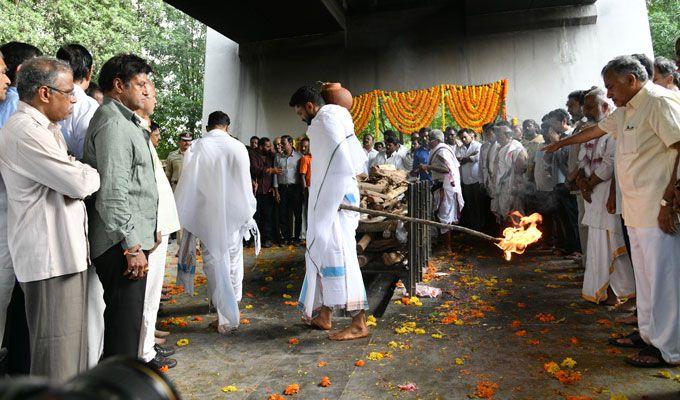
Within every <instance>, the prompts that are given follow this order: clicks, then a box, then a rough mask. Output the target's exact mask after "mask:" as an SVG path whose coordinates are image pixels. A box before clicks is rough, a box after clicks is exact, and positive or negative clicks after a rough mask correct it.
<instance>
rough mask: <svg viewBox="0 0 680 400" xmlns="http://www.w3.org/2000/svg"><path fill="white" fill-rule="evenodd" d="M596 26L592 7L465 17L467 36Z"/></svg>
mask: <svg viewBox="0 0 680 400" xmlns="http://www.w3.org/2000/svg"><path fill="white" fill-rule="evenodd" d="M596 22H597V7H596V6H595V4H588V5H583V6H564V7H547V8H535V9H529V10H519V11H508V12H500V13H493V14H480V15H469V16H467V17H465V33H466V34H467V35H486V34H494V33H505V32H516V31H526V30H534V29H546V28H556V27H563V26H577V25H592V24H595V23H596Z"/></svg>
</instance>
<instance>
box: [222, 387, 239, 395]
mask: <svg viewBox="0 0 680 400" xmlns="http://www.w3.org/2000/svg"><path fill="white" fill-rule="evenodd" d="M222 391H223V392H224V393H230V392H236V391H238V388H237V387H236V386H234V385H229V386H224V387H223V388H222Z"/></svg>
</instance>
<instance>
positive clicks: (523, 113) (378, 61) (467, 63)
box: [204, 0, 653, 139]
mask: <svg viewBox="0 0 680 400" xmlns="http://www.w3.org/2000/svg"><path fill="white" fill-rule="evenodd" d="M596 6H597V8H598V17H597V18H598V19H597V23H596V24H593V25H584V26H567V27H562V28H551V29H541V30H531V31H522V32H511V33H503V34H494V35H476V36H466V35H465V34H464V33H463V32H462V29H459V30H456V29H454V28H451V29H448V28H447V29H439V28H437V25H438V24H433V25H435V26H421V27H420V29H419V30H418V31H417V32H416V31H414V30H402V31H399V32H398V33H396V34H395V33H394V32H390V33H389V34H384V35H383V37H382V38H381V37H380V30H381V24H383V23H384V21H381V20H380V19H375V20H374V21H372V23H371V21H361V23H360V24H358V23H357V24H354V28H353V27H352V25H351V24H352V22H351V21H350V22H349V23H350V29H353V30H352V31H351V32H352V33H351V37H350V38H349V39H348V43H349V45H348V46H347V47H346V46H344V45H342V44H340V45H329V46H325V47H324V46H322V47H318V46H317V47H314V48H302V49H294V50H276V49H275V48H274V49H271V48H270V49H269V50H267V51H263V52H259V53H258V52H255V53H252V52H249V54H248V55H245V54H242V56H241V57H237V55H236V54H237V53H236V51H237V46H238V45H236V44H235V43H234V42H231V41H230V40H229V39H227V38H224V37H223V36H221V35H219V34H216V33H215V32H209V34H208V45H207V56H206V84H205V85H206V91H205V103H204V115H207V113H209V112H210V111H213V110H215V109H218V108H222V109H224V110H225V111H226V112H227V113H229V115H230V116H232V120H234V121H235V123H234V126H233V127H234V129H233V131H234V133H235V134H236V135H237V136H238V137H239V138H242V139H246V138H248V137H250V136H252V135H258V136H263V135H264V136H270V137H273V136H277V135H280V134H283V133H292V134H295V135H300V134H302V133H304V131H305V128H306V127H305V125H304V124H303V123H302V122H301V121H299V119H298V118H297V117H296V116H295V114H294V113H293V112H292V110H291V109H290V107H288V100H289V98H290V95H291V94H292V92H293V91H294V90H295V89H296V88H297V87H299V86H301V85H303V84H307V83H313V82H315V81H318V80H322V81H340V82H342V83H343V85H344V86H346V87H348V88H349V89H350V90H351V91H352V92H353V93H355V94H361V93H363V92H365V91H368V90H372V89H376V88H377V89H385V90H409V89H416V88H426V87H430V86H433V85H436V84H439V83H455V84H480V83H487V82H492V81H496V80H498V79H501V78H508V80H509V84H510V90H509V92H508V114H509V115H510V116H517V117H518V118H520V119H524V118H535V119H538V118H540V117H541V116H542V115H543V114H544V113H545V112H547V111H549V110H551V109H554V108H557V107H562V106H564V103H565V101H566V95H567V93H569V92H570V91H571V90H574V89H585V88H588V87H590V86H592V85H601V79H600V70H601V68H602V66H604V64H605V63H606V62H607V61H609V60H610V59H611V58H613V57H615V56H617V55H620V54H630V53H645V54H647V55H649V56H650V57H651V56H652V55H653V53H652V43H651V37H650V33H649V24H648V21H647V10H646V6H645V1H644V0H599V1H597V3H596ZM461 18H462V17H461ZM459 22H461V25H462V21H459ZM358 25H361V26H358ZM455 25H456V21H453V22H452V23H451V26H455ZM368 26H370V29H368V28H363V27H368ZM439 26H441V25H439ZM362 30H363V31H364V32H365V35H366V36H365V37H366V39H367V40H366V41H365V43H364V42H363V41H362V40H361V38H362V33H361V32H362ZM384 31H387V29H385V30H384ZM376 37H377V38H379V39H376ZM385 38H389V40H384V39H385ZM369 42H380V43H383V44H382V45H381V46H379V47H377V46H373V45H372V44H367V43H369ZM242 53H243V52H242Z"/></svg>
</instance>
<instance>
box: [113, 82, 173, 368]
mask: <svg viewBox="0 0 680 400" xmlns="http://www.w3.org/2000/svg"><path fill="white" fill-rule="evenodd" d="M148 84H149V93H148V96H147V101H146V103H145V104H144V108H142V109H140V110H135V114H137V115H139V116H140V117H141V118H142V124H141V125H142V127H143V128H144V129H145V130H146V131H147V132H149V149H150V150H151V157H152V159H153V164H154V175H155V176H156V187H157V189H158V213H157V221H158V222H157V226H156V230H157V231H158V234H159V235H161V242H160V244H159V245H158V247H157V248H156V250H155V251H154V252H153V253H151V254H149V259H148V260H149V272H148V273H147V277H146V291H145V293H144V314H143V317H142V328H141V331H140V334H139V358H140V359H142V361H144V362H145V363H151V364H153V365H154V367H155V368H161V367H163V366H164V365H167V366H168V368H173V367H175V365H177V360H175V359H173V358H167V357H168V356H171V355H173V354H174V353H175V350H174V349H173V348H172V347H164V346H161V345H159V344H156V343H155V335H154V333H155V331H156V317H157V315H158V307H159V305H160V301H161V291H162V289H163V277H164V276H165V262H166V260H167V252H168V240H169V238H170V234H171V233H174V232H177V231H178V230H179V229H180V226H179V216H178V215H177V207H176V206H175V196H174V195H173V193H172V187H171V186H170V181H168V177H167V176H165V172H164V171H163V164H162V163H161V160H160V158H158V153H156V147H157V146H158V138H157V137H154V133H153V129H152V127H156V128H157V131H158V137H160V127H158V126H157V125H153V124H152V122H151V115H152V114H153V112H154V109H155V108H156V88H155V86H154V84H153V82H152V81H151V80H149V83H148ZM102 290H103V289H102Z"/></svg>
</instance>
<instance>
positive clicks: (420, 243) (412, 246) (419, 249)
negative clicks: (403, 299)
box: [406, 181, 432, 296]
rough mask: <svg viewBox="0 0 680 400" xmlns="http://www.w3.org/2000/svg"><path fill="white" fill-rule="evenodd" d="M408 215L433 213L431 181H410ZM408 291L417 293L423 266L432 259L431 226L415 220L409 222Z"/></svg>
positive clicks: (426, 216)
mask: <svg viewBox="0 0 680 400" xmlns="http://www.w3.org/2000/svg"><path fill="white" fill-rule="evenodd" d="M407 197H408V215H409V216H410V217H413V218H421V219H429V218H430V216H431V214H432V194H431V192H430V182H429V181H421V182H412V183H409V188H408V192H407ZM408 250H409V251H408V265H407V266H406V268H407V269H408V278H407V280H408V285H407V287H408V291H409V294H410V295H411V296H414V295H415V293H416V284H417V283H418V282H421V281H422V280H423V268H427V263H428V261H429V259H430V252H431V247H430V227H429V226H426V225H422V224H417V223H415V222H409V223H408Z"/></svg>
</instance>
